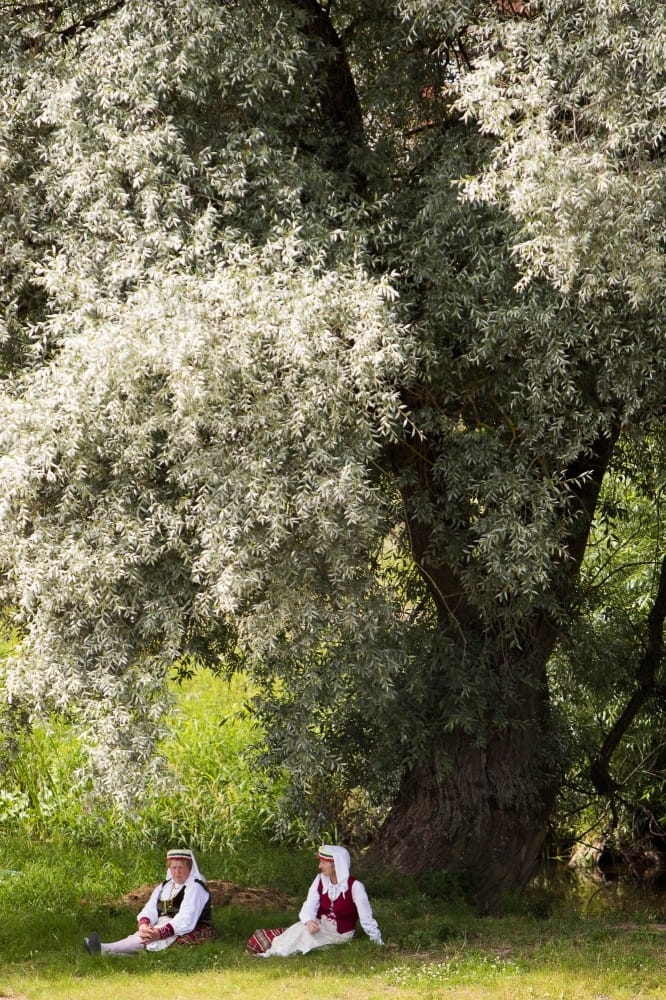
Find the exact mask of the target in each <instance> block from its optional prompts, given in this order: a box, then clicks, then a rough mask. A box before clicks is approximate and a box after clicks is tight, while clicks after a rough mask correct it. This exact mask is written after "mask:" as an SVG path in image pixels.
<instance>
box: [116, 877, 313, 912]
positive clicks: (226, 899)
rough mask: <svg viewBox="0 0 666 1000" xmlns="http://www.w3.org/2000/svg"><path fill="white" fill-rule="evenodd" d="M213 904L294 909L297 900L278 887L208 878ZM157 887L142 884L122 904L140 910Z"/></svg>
mask: <svg viewBox="0 0 666 1000" xmlns="http://www.w3.org/2000/svg"><path fill="white" fill-rule="evenodd" d="M206 885H207V886H208V889H209V891H210V895H211V901H212V903H213V906H239V907H243V908H245V909H248V910H293V909H294V907H295V906H296V900H295V899H294V898H293V896H288V895H287V894H286V893H284V892H279V891H278V890H277V889H270V888H266V887H262V886H259V887H257V888H252V887H247V886H240V885H235V884H234V883H233V882H223V881H221V880H220V879H214V878H211V879H208V881H207V882H206ZM154 888H155V883H154V882H153V883H152V885H142V886H140V887H139V888H138V889H131V890H130V892H127V893H125V895H124V896H123V897H122V900H121V902H122V904H123V905H124V906H129V907H131V908H132V909H134V910H140V909H141V907H142V906H144V904H145V903H146V902H147V901H148V897H149V896H150V894H151V892H152V891H153V889H154Z"/></svg>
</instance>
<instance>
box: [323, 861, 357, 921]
mask: <svg viewBox="0 0 666 1000" xmlns="http://www.w3.org/2000/svg"><path fill="white" fill-rule="evenodd" d="M354 881H355V880H354V878H353V877H352V876H351V875H350V876H349V883H348V884H349V888H348V889H347V891H346V892H343V894H342V895H341V896H338V898H337V899H336V900H334V901H333V903H331V901H330V899H329V898H328V893H327V892H324V885H323V882H322V880H321V879H319V912H318V913H317V916H318V917H330V918H331V919H332V920H335V923H336V926H337V928H338V934H346V933H347V931H353V930H355V929H356V921H357V920H358V910H357V909H356V905H355V903H354V900H353V899H352V894H351V887H352V885H353V884H354Z"/></svg>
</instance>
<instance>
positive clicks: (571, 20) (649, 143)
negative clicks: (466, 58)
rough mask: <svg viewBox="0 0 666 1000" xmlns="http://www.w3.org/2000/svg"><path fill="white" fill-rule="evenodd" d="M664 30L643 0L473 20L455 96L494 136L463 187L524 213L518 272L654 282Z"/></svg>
mask: <svg viewBox="0 0 666 1000" xmlns="http://www.w3.org/2000/svg"><path fill="white" fill-rule="evenodd" d="M665 39H666V10H665V9H664V6H663V4H654V3H649V2H643V0H631V2H628V3H627V2H624V0H595V2H592V3H570V2H568V0H563V2H558V0H547V2H545V3H543V4H533V5H526V6H525V7H524V16H522V17H516V18H504V19H503V20H502V19H501V18H500V24H499V25H493V26H492V27H491V28H490V29H488V28H485V29H484V30H483V31H482V30H479V31H478V33H477V36H476V44H477V46H478V49H479V52H480V55H479V57H478V58H477V59H476V60H475V65H474V72H473V73H471V74H469V75H468V76H466V78H465V79H464V81H463V82H462V92H463V96H462V104H463V106H464V107H465V108H466V109H467V110H468V111H469V112H470V113H471V114H473V115H474V116H475V118H477V119H479V120H480V122H481V125H482V127H483V129H484V130H485V131H486V132H487V133H488V134H489V135H492V136H494V137H496V138H497V139H498V140H499V141H498V145H497V148H496V151H495V155H494V157H493V158H492V162H491V164H490V165H489V167H488V168H487V169H486V170H485V171H483V172H482V173H481V175H480V177H479V178H477V179H476V180H475V181H474V182H470V185H469V192H470V194H471V195H473V196H481V197H485V198H491V199H499V200H500V201H502V202H503V203H504V204H505V205H506V206H507V207H508V209H509V211H510V212H512V214H514V215H515V217H516V218H517V219H518V220H519V221H520V224H521V233H520V236H519V238H518V239H517V240H516V248H517V251H518V252H519V254H520V255H521V257H522V259H523V261H524V262H525V264H526V267H527V270H526V277H529V276H530V275H546V276H547V277H548V279H549V280H551V281H553V282H554V283H555V284H556V285H557V286H558V287H560V288H564V289H574V290H576V291H578V292H580V294H581V295H583V296H584V297H590V296H596V295H604V294H607V293H612V292H613V291H615V290H618V289H619V290H620V291H622V292H623V293H624V294H626V295H627V297H628V298H629V300H630V301H631V302H632V303H633V304H635V305H638V304H644V303H646V302H649V301H650V300H651V299H652V298H653V297H654V296H655V295H659V294H660V291H661V288H662V286H663V280H664V221H663V220H664V208H665V205H664V191H665V190H666V185H665V183H664V137H665V136H666V97H665V95H666V68H665V67H666V60H665V56H666V48H665V46H666V41H665ZM481 53H482V54H481Z"/></svg>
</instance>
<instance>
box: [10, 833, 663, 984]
mask: <svg viewBox="0 0 666 1000" xmlns="http://www.w3.org/2000/svg"><path fill="white" fill-rule="evenodd" d="M4 847H5V858H6V860H10V861H11V862H12V864H11V868H12V869H13V870H14V872H15V873H12V872H10V871H5V874H4V876H3V877H0V902H1V904H2V911H3V914H4V916H3V919H2V921H0V960H1V965H0V998H2V997H11V998H13V1000H19V998H21V1000H23V998H25V1000H79V998H80V1000H83V998H85V1000H204V998H205V1000H209V998H211V997H215V998H216V997H220V998H221V997H225V998H227V997H230V998H242V1000H264V998H269V997H271V998H272V997H277V998H281V1000H320V998H322V1000H379V998H382V1000H385V998H387V997H389V998H404V1000H408V998H413V997H420V998H428V997H433V998H434V997H446V998H453V1000H456V998H457V1000H489V998H493V1000H509V998H511V1000H537V998H538V1000H542V998H543V1000H546V998H548V1000H648V998H650V1000H665V998H666V963H665V961H664V951H665V945H666V930H665V929H664V924H662V920H664V910H663V909H662V907H666V900H665V901H664V903H662V902H661V900H660V898H659V897H653V898H651V899H649V900H647V899H645V898H642V897H640V898H639V897H630V896H628V897H627V898H625V899H622V898H621V897H620V896H618V895H617V894H615V895H614V896H609V898H608V899H602V898H601V897H599V896H597V897H596V898H595V901H594V906H590V905H588V906H587V907H585V906H582V907H581V906H580V905H579V904H576V903H575V900H574V899H573V898H572V899H570V900H567V899H566V898H563V897H562V895H560V896H558V897H557V898H556V897H553V900H552V901H551V903H549V904H548V906H545V905H544V898H543V895H542V896H541V897H539V905H538V906H536V905H532V904H531V902H530V896H529V894H528V895H527V897H526V899H525V900H524V901H522V902H521V903H519V904H517V905H516V906H515V907H514V908H513V910H514V912H512V913H510V914H509V915H507V916H505V917H503V918H480V917H476V916H475V915H473V914H472V913H470V912H469V911H468V910H467V909H466V908H465V907H464V906H463V905H462V904H461V903H459V902H454V901H453V900H449V899H447V898H445V894H442V892H441V885H440V887H439V891H437V892H433V893H432V894H429V893H428V892H427V891H426V890H427V887H426V890H424V888H423V886H420V887H417V886H416V885H410V884H409V883H407V882H401V883H400V884H398V883H397V882H395V881H394V880H391V879H388V878H386V879H376V880H374V882H373V879H372V878H371V877H368V878H367V879H366V884H367V886H368V889H369V891H370V894H371V898H372V902H373V906H374V909H375V914H376V916H377V918H378V920H379V923H380V925H381V927H382V930H383V933H384V936H385V938H386V942H387V944H386V946H385V947H384V948H378V947H376V946H375V945H372V944H371V943H370V942H369V941H368V940H367V939H366V938H365V937H364V935H363V934H362V932H360V934H359V936H358V937H357V938H356V939H355V940H354V941H353V942H351V943H350V944H348V945H344V946H340V947H339V948H333V949H329V950H327V951H321V952H313V953H312V954H310V955H307V956H298V957H295V958H290V959H258V958H255V957H253V956H251V955H248V954H246V953H245V951H244V947H243V946H244V942H245V940H246V939H247V937H248V936H249V934H250V933H251V932H252V931H253V930H254V929H255V928H256V927H258V926H270V925H275V924H278V923H284V922H291V921H292V920H293V919H294V918H295V912H293V911H288V912H284V911H280V910H265V911H264V912H256V911H251V910H247V909H240V908H237V907H221V908H218V910H217V911H216V913H215V923H216V926H217V930H218V940H217V941H216V942H214V943H210V944H205V945H199V946H197V947H195V948H189V949H185V948H171V949H169V950H167V951H164V952H161V953H156V954H141V955H138V956H136V957H134V958H114V957H110V956H109V957H106V956H105V957H99V958H93V957H91V956H90V955H88V953H87V952H86V951H85V949H84V946H83V936H84V935H85V934H86V933H88V932H89V931H90V930H97V931H99V932H100V934H101V935H102V937H103V939H111V938H117V937H120V936H122V935H124V934H126V933H128V932H129V931H130V930H132V929H133V927H134V912H133V911H132V910H128V909H126V908H125V907H124V906H123V905H121V904H120V903H119V902H118V900H119V897H120V895H121V894H122V893H123V892H125V891H127V890H128V889H131V888H135V887H137V886H138V885H141V884H143V883H144V882H146V881H153V882H156V881H157V880H158V878H159V877H161V869H160V868H159V866H160V865H161V863H162V862H161V861H158V860H156V859H157V858H160V857H161V855H160V854H159V852H155V853H154V854H152V855H151V854H150V853H149V854H148V856H147V857H146V858H143V859H135V860H133V861H132V862H131V863H129V862H128V860H127V859H126V858H124V857H123V856H122V855H115V856H114V855H112V854H110V853H105V852H102V851H101V850H99V849H98V850H88V851H83V850H81V849H77V848H75V847H73V846H71V845H69V847H68V846H67V845H63V844H60V845H53V844H52V845H35V844H33V845H28V844H23V845H21V846H20V847H17V846H16V845H11V844H9V845H8V844H7V843H5V845H4ZM287 857H289V858H290V859H291V863H292V864H293V870H287V867H286V864H285V858H287ZM199 861H200V864H201V867H202V870H203V871H204V872H205V873H206V874H207V875H209V877H211V878H218V877H222V878H231V879H233V880H234V881H238V882H240V883H241V884H246V885H258V884H260V883H259V882H258V880H257V878H256V877H255V873H253V872H252V870H251V867H250V866H251V861H248V860H247V858H245V859H243V858H242V857H241V856H236V857H235V858H229V857H227V858H226V859H225V858H217V859H216V858H215V857H214V856H212V855H211V856H208V857H203V858H199ZM256 861H257V862H258V864H259V868H260V869H261V873H262V875H263V880H262V884H264V885H271V881H270V871H271V865H272V868H273V871H274V874H275V880H274V882H273V884H274V885H275V887H276V888H277V887H279V888H281V889H283V890H284V889H285V888H287V889H288V890H290V891H293V892H296V893H297V895H299V896H302V894H303V892H304V890H305V886H306V884H307V878H308V877H309V875H310V874H312V875H313V874H314V865H313V861H312V856H311V853H310V852H303V854H302V857H299V856H296V857H295V856H294V855H293V854H292V852H284V853H281V852H279V851H277V850H276V851H275V854H274V858H273V860H272V863H271V858H270V856H269V853H267V849H264V852H263V854H262V855H261V857H259V856H257V858H256ZM156 866H158V867H157V873H156ZM222 866H225V868H226V870H224V871H222ZM310 869H312V871H310ZM150 873H152V878H151V877H150ZM243 873H245V875H246V878H245V879H243ZM299 887H300V889H301V891H300V892H298V891H297V890H298V888H299ZM546 902H548V900H547V899H546ZM547 911H549V912H547Z"/></svg>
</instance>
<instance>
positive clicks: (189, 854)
mask: <svg viewBox="0 0 666 1000" xmlns="http://www.w3.org/2000/svg"><path fill="white" fill-rule="evenodd" d="M169 858H187V859H188V860H189V861H191V862H192V867H191V868H190V874H189V875H188V876H187V878H186V879H185V881H184V882H183V885H189V884H190V882H194V880H195V879H199V881H200V882H205V881H206V879H205V878H204V877H203V875H202V874H201V872H200V871H199V865H198V864H197V859H196V858H195V857H194V852H193V851H191V850H190V849H189V847H184V848H182V849H181V848H178V849H177V850H173V851H167V872H166V877H167V881H169V880H170V879H171V872H170V871H169V866H168V862H169Z"/></svg>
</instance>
